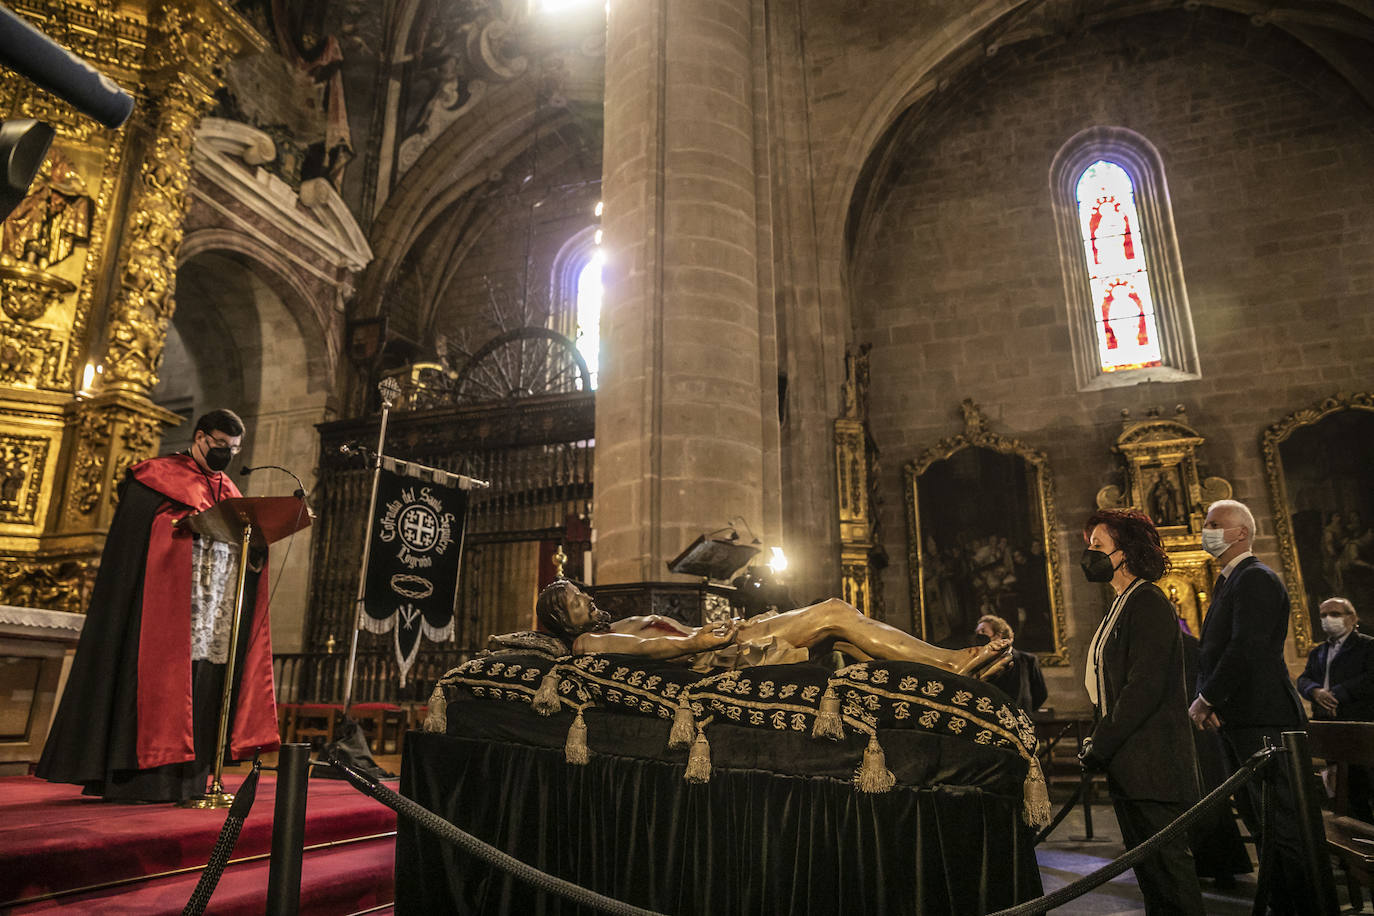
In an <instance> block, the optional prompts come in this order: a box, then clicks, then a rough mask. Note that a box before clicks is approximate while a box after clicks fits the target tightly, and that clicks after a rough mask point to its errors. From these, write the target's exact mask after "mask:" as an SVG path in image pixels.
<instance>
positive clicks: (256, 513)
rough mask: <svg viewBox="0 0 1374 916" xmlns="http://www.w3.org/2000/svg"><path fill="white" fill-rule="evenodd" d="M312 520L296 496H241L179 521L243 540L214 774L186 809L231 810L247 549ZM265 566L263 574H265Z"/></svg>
mask: <svg viewBox="0 0 1374 916" xmlns="http://www.w3.org/2000/svg"><path fill="white" fill-rule="evenodd" d="M312 518H313V516H312V515H311V512H310V507H309V506H307V505H306V503H305V500H304V499H300V498H298V497H295V496H238V497H234V498H233V499H225V500H221V501H220V502H218V503H216V504H215V505H214V506H213V507H212V508H209V509H206V510H205V511H204V512H197V513H196V514H194V515H188V516H186V517H185V518H183V519H182V520H181V521H180V522H178V523H177V525H178V527H185V528H189V529H190V530H191V531H193V532H195V533H196V534H198V535H200V536H201V537H203V538H209V539H210V540H212V541H223V542H224V543H226V544H239V545H240V547H239V581H238V587H237V589H236V590H235V592H234V619H233V621H232V622H231V624H230V630H229V661H228V668H227V670H226V671H225V672H224V693H223V695H222V696H221V698H220V708H219V738H218V740H217V741H216V742H215V778H214V781H213V782H211V784H210V791H209V793H208V794H206V795H203V796H201V797H200V798H193V799H190V800H189V801H185V802H182V807H185V808H227V807H229V806H230V805H231V804H233V802H234V796H233V795H231V794H229V793H228V792H225V791H224V783H223V781H222V780H221V776H222V774H223V770H224V750H225V748H224V744H225V741H226V740H227V739H228V735H229V703H230V700H231V699H232V698H233V695H234V660H235V659H236V658H238V651H239V620H240V618H241V617H242V616H243V586H244V582H245V581H246V580H247V578H248V550H249V548H250V547H266V546H267V545H268V544H272V543H275V542H277V541H279V540H281V539H282V538H284V537H287V536H288V535H292V534H295V533H296V532H297V531H300V530H301V529H302V528H308V527H310V521H311V519H312ZM266 572H267V571H266V570H265V569H264V570H263V574H264V575H265V574H266Z"/></svg>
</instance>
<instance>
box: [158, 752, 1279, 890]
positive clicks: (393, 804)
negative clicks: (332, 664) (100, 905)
mask: <svg viewBox="0 0 1374 916" xmlns="http://www.w3.org/2000/svg"><path fill="white" fill-rule="evenodd" d="M1278 751H1279V749H1278V748H1277V747H1266V748H1262V749H1260V750H1258V751H1255V753H1254V754H1253V755H1251V757H1250V759H1249V760H1247V761H1246V762H1245V765H1244V766H1242V767H1241V768H1240V769H1239V770H1237V771H1236V772H1235V773H1233V774H1232V775H1231V777H1230V778H1229V779H1227V780H1226V781H1225V782H1223V783H1222V784H1221V785H1219V786H1217V787H1216V788H1215V789H1213V790H1212V791H1211V792H1210V793H1208V794H1207V796H1206V797H1205V798H1203V799H1202V800H1201V801H1199V802H1198V803H1197V804H1195V805H1193V806H1192V807H1191V808H1189V809H1188V810H1187V811H1185V812H1184V813H1183V814H1181V815H1179V816H1178V817H1177V818H1175V819H1174V820H1173V821H1172V822H1171V823H1170V824H1169V825H1168V826H1167V827H1165V828H1164V829H1163V830H1161V831H1160V832H1159V833H1156V834H1155V835H1154V836H1152V837H1150V838H1149V839H1148V840H1146V841H1145V842H1144V843H1141V844H1140V845H1139V846H1136V847H1135V848H1134V849H1130V850H1128V851H1127V852H1126V853H1124V854H1123V855H1121V856H1120V857H1118V858H1116V859H1114V860H1112V861H1111V862H1109V863H1108V864H1106V865H1104V866H1103V867H1102V868H1099V869H1098V870H1097V871H1095V872H1092V873H1091V874H1088V875H1085V876H1083V877H1082V878H1079V879H1078V880H1077V881H1074V882H1072V883H1070V884H1066V885H1065V886H1064V887H1061V888H1060V889H1059V890H1057V891H1054V892H1053V893H1049V894H1045V895H1044V896H1041V897H1037V898H1036V899H1034V900H1028V901H1026V902H1024V903H1020V904H1017V905H1016V906H1014V907H1009V908H1007V909H1004V910H997V911H996V912H994V913H990V914H988V916H1031V914H1036V913H1044V912H1047V911H1049V910H1052V909H1054V908H1056V907H1059V906H1063V905H1064V904H1066V903H1068V902H1069V901H1071V900H1075V899H1077V898H1079V897H1081V896H1083V895H1084V894H1087V893H1088V892H1089V891H1092V890H1093V889H1095V888H1097V887H1100V886H1101V885H1103V884H1106V883H1107V882H1108V881H1110V880H1112V879H1113V878H1115V877H1116V876H1118V875H1120V874H1122V873H1123V872H1125V871H1127V870H1128V869H1131V868H1134V867H1135V866H1136V865H1137V864H1138V863H1139V862H1141V861H1142V860H1144V859H1145V858H1147V857H1149V856H1150V855H1153V854H1154V852H1155V850H1156V849H1158V848H1159V847H1160V846H1163V845H1164V844H1165V843H1169V842H1172V841H1173V840H1174V839H1175V838H1176V837H1177V836H1179V835H1180V834H1182V833H1183V832H1184V831H1186V830H1187V829H1188V828H1189V827H1190V826H1192V824H1193V823H1194V822H1195V821H1197V820H1198V819H1200V818H1201V817H1202V816H1203V815H1205V814H1207V813H1209V812H1210V811H1211V810H1212V809H1213V808H1216V807H1218V806H1220V805H1221V804H1222V803H1223V802H1229V801H1230V799H1231V797H1232V796H1233V795H1234V794H1235V793H1236V792H1237V791H1238V790H1239V789H1240V788H1241V787H1242V786H1244V785H1245V784H1246V783H1247V782H1249V781H1250V780H1252V779H1254V778H1256V777H1257V776H1258V775H1259V774H1260V772H1261V771H1262V770H1264V769H1265V768H1266V767H1267V766H1269V764H1270V763H1271V761H1272V760H1273V758H1274V756H1275V755H1276V754H1277V753H1278ZM325 754H326V756H327V757H328V759H329V765H330V766H332V767H334V769H336V770H338V771H339V772H340V773H342V774H343V776H344V778H345V779H346V780H347V781H348V782H349V783H350V784H352V785H353V787H354V788H356V789H358V790H359V791H361V792H363V793H364V794H366V795H369V796H371V797H372V798H374V799H376V800H377V801H379V802H381V803H382V804H383V805H386V806H387V807H388V808H390V809H392V810H393V811H395V812H396V813H397V814H401V815H404V816H405V817H408V818H410V819H411V820H413V821H414V822H415V823H417V824H418V825H419V826H421V827H423V828H424V829H426V830H428V831H429V832H430V833H433V834H435V835H437V836H439V837H440V838H442V839H444V840H447V841H449V842H451V843H453V844H454V845H455V846H457V847H459V848H460V849H462V850H463V851H465V852H467V853H470V854H471V855H473V856H476V857H477V858H479V859H481V860H482V861H484V862H486V863H487V864H489V865H494V866H496V867H497V868H500V869H502V870H504V871H506V872H508V873H509V874H511V875H512V876H513V877H515V878H518V879H519V880H521V881H524V882H526V883H527V884H530V885H533V886H534V887H535V888H536V889H538V890H541V891H544V892H546V893H551V894H556V895H558V896H560V897H564V898H566V899H568V900H571V901H573V902H574V903H577V904H579V905H582V906H588V907H592V908H593V909H596V910H598V911H600V912H605V913H615V914H626V916H661V914H657V913H655V912H654V911H652V910H646V909H642V908H640V907H636V906H633V905H631V904H628V903H624V902H623V901H619V900H615V899H613V898H611V897H606V896H604V895H602V894H598V893H596V892H595V891H591V890H588V889H586V888H584V887H582V886H580V885H577V884H574V883H573V882H571V881H565V880H563V879H562V878H558V877H556V876H554V875H550V874H548V873H546V872H542V871H540V870H539V869H537V868H534V867H533V866H530V865H527V864H525V863H524V862H522V861H520V860H519V859H516V858H514V857H513V856H510V855H507V854H506V853H504V852H501V851H500V850H499V849H496V848H495V847H493V846H491V845H489V844H487V843H484V842H483V841H481V840H479V839H478V838H476V837H474V836H472V835H471V834H469V833H466V832H464V831H463V830H461V829H459V828H458V827H456V826H455V825H453V824H452V823H450V822H449V821H447V820H445V819H443V818H442V817H440V816H439V815H437V814H435V813H434V812H432V811H430V810H429V809H428V808H425V807H423V806H422V805H420V804H418V803H416V802H414V801H411V800H410V799H408V798H406V797H405V796H404V795H401V794H399V793H397V792H394V791H392V790H391V789H389V788H387V787H386V786H383V785H381V784H380V783H378V782H376V781H374V780H372V779H371V778H370V777H367V776H365V775H364V774H362V773H360V772H358V771H357V770H354V769H353V768H352V767H350V766H348V765H347V764H345V763H343V762H342V761H340V760H339V759H338V758H337V757H336V756H335V755H334V754H333V752H332V751H331V750H330V749H328V748H326V749H325ZM256 772H257V770H256V768H255V769H254V774H255V775H256ZM1266 789H1267V787H1266ZM240 791H242V790H240ZM1082 792H1083V786H1082V784H1081V783H1080V785H1079V787H1078V789H1077V790H1076V791H1075V793H1074V796H1073V797H1072V798H1071V799H1070V800H1069V802H1068V804H1066V805H1065V806H1064V807H1063V808H1062V809H1061V810H1060V812H1059V814H1058V815H1056V817H1055V819H1054V821H1053V822H1051V823H1050V825H1049V826H1047V827H1046V828H1045V829H1044V830H1043V831H1042V832H1041V833H1040V834H1039V835H1038V836H1037V837H1036V839H1035V843H1036V844H1039V843H1040V842H1041V841H1042V840H1043V839H1044V838H1045V837H1046V836H1048V835H1049V833H1050V832H1051V831H1052V830H1054V828H1055V827H1056V826H1058V824H1059V823H1060V822H1061V821H1062V820H1063V819H1064V817H1065V816H1066V815H1067V814H1068V812H1069V810H1070V809H1072V807H1073V806H1074V805H1075V804H1076V803H1077V802H1078V797H1079V796H1080V795H1081V794H1082ZM249 803H250V804H251V799H250V802H249ZM234 804H235V807H237V805H238V799H237V798H236V799H235V802H234ZM1262 807H1263V808H1264V811H1263V812H1262V820H1263V821H1264V822H1268V821H1269V819H1270V817H1271V816H1272V813H1271V810H1270V806H1269V804H1268V800H1267V794H1266V799H1265V802H1264V803H1263V804H1262ZM245 813H246V812H245ZM230 816H231V819H232V816H233V811H232V810H231V812H230ZM240 823H242V822H241V821H240ZM228 829H229V823H227V822H226V824H225V830H226V831H227V830H228ZM1272 833H1273V831H1272V830H1265V831H1264V834H1265V836H1266V837H1270V836H1271V835H1272ZM235 836H237V830H235ZM222 839H223V837H221V840H222ZM1271 842H1272V840H1271ZM1265 845H1266V846H1269V843H1266V844H1265ZM230 848H232V843H231V844H230ZM218 852H219V847H218V846H216V854H218ZM1271 855H1272V849H1269V848H1266V849H1264V850H1263V854H1262V856H1261V863H1262V865H1263V863H1264V862H1266V861H1267V860H1268V859H1269V857H1270V856H1271ZM226 858H227V855H226ZM211 861H212V863H213V861H214V860H213V859H212V860H211ZM220 867H221V868H223V866H222V865H221V866H220ZM207 871H208V869H207ZM1263 871H1265V869H1264V868H1263V867H1261V872H1263ZM215 880H218V875H216V876H215ZM201 883H202V884H203V883H205V877H202V879H201ZM213 889H214V888H213V883H212V884H211V888H210V890H211V891H213ZM196 890H197V893H199V891H200V888H199V887H197V888H196ZM1265 890H1266V888H1263V887H1262V888H1261V889H1260V892H1261V893H1264V891H1265ZM206 899H207V900H208V894H207V896H206ZM192 900H193V901H194V900H195V898H194V897H193V898H192ZM192 912H193V911H192V910H191V909H190V905H189V904H188V908H187V911H186V914H191V913H192ZM194 912H195V913H197V914H198V913H199V912H200V911H199V910H196V911H194ZM186 914H183V916H186Z"/></svg>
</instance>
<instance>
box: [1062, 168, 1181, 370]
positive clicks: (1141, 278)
mask: <svg viewBox="0 0 1374 916" xmlns="http://www.w3.org/2000/svg"><path fill="white" fill-rule="evenodd" d="M1077 197H1078V224H1079V227H1080V229H1081V231H1082V234H1083V251H1084V254H1085V255H1086V257H1087V264H1088V285H1089V287H1090V289H1091V290H1092V301H1093V303H1094V307H1095V309H1096V313H1095V314H1094V323H1095V324H1096V326H1097V349H1098V362H1099V365H1100V367H1101V369H1102V371H1103V372H1117V371H1119V370H1122V369H1143V368H1146V367H1148V366H1158V365H1160V363H1161V359H1160V352H1159V333H1158V331H1157V330H1156V328H1155V308H1154V300H1153V299H1152V298H1151V296H1150V277H1149V268H1148V266H1147V263H1146V261H1147V258H1146V254H1145V246H1144V244H1143V239H1142V238H1141V236H1140V233H1141V227H1140V215H1139V213H1137V212H1136V206H1135V184H1134V182H1132V181H1131V176H1130V175H1129V174H1127V172H1126V170H1125V169H1123V168H1122V167H1121V166H1119V165H1117V164H1116V163H1115V162H1107V161H1106V160H1103V159H1099V160H1097V161H1096V162H1094V163H1093V164H1092V165H1090V166H1088V167H1087V168H1086V169H1084V170H1083V174H1082V175H1081V176H1079V179H1078V192H1077Z"/></svg>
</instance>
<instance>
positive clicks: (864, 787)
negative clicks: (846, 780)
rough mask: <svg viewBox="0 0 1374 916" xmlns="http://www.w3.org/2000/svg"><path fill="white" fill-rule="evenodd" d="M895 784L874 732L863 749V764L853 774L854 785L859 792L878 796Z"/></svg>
mask: <svg viewBox="0 0 1374 916" xmlns="http://www.w3.org/2000/svg"><path fill="white" fill-rule="evenodd" d="M896 784H897V777H896V776H893V775H892V771H891V770H889V769H888V768H887V758H886V757H884V756H883V746H882V745H881V744H879V743H878V735H877V733H876V732H875V733H874V734H871V735H869V736H868V747H866V748H864V762H863V764H862V765H861V766H860V767H859V769H858V770H857V771H855V773H854V785H855V786H857V787H858V789H859V791H860V792H869V793H872V794H875V795H876V794H878V793H880V792H886V791H887V790H888V789H891V788H892V787H893V786H895V785H896Z"/></svg>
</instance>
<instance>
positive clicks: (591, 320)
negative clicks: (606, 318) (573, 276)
mask: <svg viewBox="0 0 1374 916" xmlns="http://www.w3.org/2000/svg"><path fill="white" fill-rule="evenodd" d="M604 261H605V258H604V256H603V254H602V250H601V248H599V247H598V248H597V249H596V250H595V251H594V252H593V253H592V256H591V258H590V259H589V260H588V261H587V263H586V264H584V265H583V266H582V269H581V270H580V271H578V272H577V334H576V336H575V337H574V338H573V339H574V341H575V342H576V344H577V352H579V353H581V354H582V359H583V360H585V361H586V363H587V372H588V374H589V375H590V377H591V383H592V389H593V390H595V389H596V375H597V368H598V367H597V361H598V357H599V355H600V353H601V265H602V264H603V263H604Z"/></svg>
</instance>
